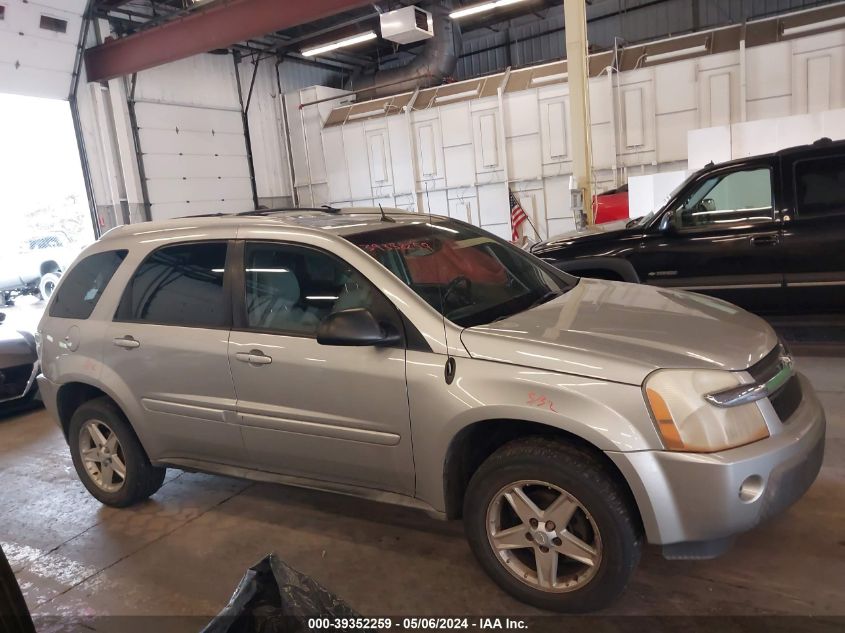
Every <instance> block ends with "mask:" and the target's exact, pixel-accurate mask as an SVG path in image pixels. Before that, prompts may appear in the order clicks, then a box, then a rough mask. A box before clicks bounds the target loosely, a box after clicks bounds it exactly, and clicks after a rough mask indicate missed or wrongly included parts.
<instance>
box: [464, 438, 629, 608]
mask: <svg viewBox="0 0 845 633" xmlns="http://www.w3.org/2000/svg"><path fill="white" fill-rule="evenodd" d="M628 497H629V495H628V494H627V491H626V490H625V489H624V488H623V487H622V486H620V485H619V483H618V482H617V481H616V480H615V478H614V476H613V475H612V474H611V473H610V472H609V470H608V468H607V467H606V466H605V465H604V464H603V463H602V462H601V461H600V459H599V458H597V457H596V456H594V455H592V454H591V453H589V452H587V451H584V450H581V449H578V448H575V447H573V446H571V445H568V444H566V443H564V442H561V441H557V440H552V439H547V438H540V437H533V438H525V439H521V440H515V441H513V442H510V443H508V444H506V445H505V446H503V447H501V448H500V449H499V450H497V451H496V452H495V453H493V455H491V456H490V457H489V458H488V459H487V460H486V461H485V462H484V463H483V464H482V465H481V466H480V467H479V469H478V470H477V471H476V473H475V474H474V475H473V477H472V479H471V481H470V483H469V486H468V488H467V491H466V496H465V499H464V524H465V529H466V534H467V539H468V540H469V544H470V547H471V548H472V550H473V553H474V554H475V556H476V557H477V558H478V561H479V562H480V563H481V566H482V567H483V568H484V570H485V571H486V572H487V573H488V574H489V575H490V577H491V578H492V579H493V580H494V581H495V582H496V583H497V584H498V585H499V586H500V587H502V589H504V590H505V591H507V592H508V593H509V594H511V595H512V596H514V597H516V598H517V599H519V600H521V601H523V602H526V603H528V604H531V605H533V606H536V607H540V608H542V609H548V610H550V611H558V612H564V613H582V612H588V611H595V610H597V609H601V608H603V607H606V606H608V605H609V604H610V603H611V602H613V601H614V600H615V599H616V598H618V597H619V595H620V594H621V593H622V591H623V590H624V589H625V586H626V585H627V583H628V580H629V579H630V577H631V574H632V573H633V571H634V569H635V568H636V566H637V563H638V562H639V559H640V552H641V549H642V529H641V527H640V522H639V518H638V516H637V514H636V511H635V510H634V509H633V508H632V505H631V502H630V501H629V499H628Z"/></svg>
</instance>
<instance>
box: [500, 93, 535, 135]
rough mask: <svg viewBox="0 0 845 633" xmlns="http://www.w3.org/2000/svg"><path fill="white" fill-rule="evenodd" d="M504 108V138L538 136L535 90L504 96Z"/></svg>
mask: <svg viewBox="0 0 845 633" xmlns="http://www.w3.org/2000/svg"><path fill="white" fill-rule="evenodd" d="M504 108H505V134H506V136H508V137H509V138H510V137H514V136H525V135H528V134H539V132H540V119H539V112H538V110H537V92H536V91H535V90H524V91H522V92H513V93H510V94H508V95H505V99H504Z"/></svg>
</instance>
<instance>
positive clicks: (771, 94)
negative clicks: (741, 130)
mask: <svg viewBox="0 0 845 633" xmlns="http://www.w3.org/2000/svg"><path fill="white" fill-rule="evenodd" d="M745 60H746V71H745V82H746V88H745V89H746V98H747V99H748V102H749V105H751V104H752V103H755V102H758V101H761V100H767V99H777V98H781V97H784V96H790V95H791V94H792V44H791V42H778V43H777V44H770V45H768V46H754V47H751V48H747V49H746V50H745Z"/></svg>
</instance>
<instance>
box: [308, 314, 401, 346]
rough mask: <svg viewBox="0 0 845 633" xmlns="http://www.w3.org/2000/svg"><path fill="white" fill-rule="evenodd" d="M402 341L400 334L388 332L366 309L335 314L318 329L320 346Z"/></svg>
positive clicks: (381, 343)
mask: <svg viewBox="0 0 845 633" xmlns="http://www.w3.org/2000/svg"><path fill="white" fill-rule="evenodd" d="M401 340H402V337H401V335H400V334H399V332H395V331H392V332H391V331H388V329H387V328H385V327H383V326H382V325H380V324H379V322H378V321H376V318H375V316H373V313H372V312H370V311H369V310H367V309H366V308H350V309H349V310H341V311H340V312H333V313H332V314H330V315H329V316H327V317H326V318H325V319H323V321H322V322H321V323H320V325H319V326H318V327H317V342H318V343H319V344H320V345H345V346H366V345H393V344H395V343H398V342H399V341H401Z"/></svg>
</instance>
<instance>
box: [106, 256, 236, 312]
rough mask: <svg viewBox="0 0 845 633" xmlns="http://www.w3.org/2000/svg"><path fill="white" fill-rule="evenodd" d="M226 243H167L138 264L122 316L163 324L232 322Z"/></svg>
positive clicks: (120, 309) (128, 287)
mask: <svg viewBox="0 0 845 633" xmlns="http://www.w3.org/2000/svg"><path fill="white" fill-rule="evenodd" d="M225 267H226V243H225V242H198V243H191V244H178V245H174V246H167V247H164V248H161V249H159V250H157V251H155V252H154V253H152V254H151V255H150V256H149V257H147V259H145V260H144V262H143V263H142V264H141V265H140V266H138V270H136V271H135V274H134V275H133V276H132V279H131V280H130V282H129V284H128V285H127V286H126V290H125V292H124V295H123V300H122V301H121V304H120V307H119V308H118V314H117V319H118V320H120V321H137V322H145V323H156V324H160V325H181V326H189V327H204V328H218V327H225V326H227V325H228V323H229V314H230V309H229V302H228V301H227V298H226V296H225V292H224V289H223V271H224V269H225Z"/></svg>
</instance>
